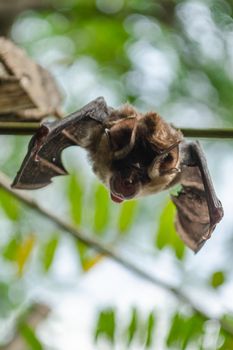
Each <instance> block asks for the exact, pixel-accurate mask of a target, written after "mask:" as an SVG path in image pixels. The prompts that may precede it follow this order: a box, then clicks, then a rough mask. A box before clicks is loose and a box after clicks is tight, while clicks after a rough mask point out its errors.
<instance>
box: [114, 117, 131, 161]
mask: <svg viewBox="0 0 233 350" xmlns="http://www.w3.org/2000/svg"><path fill="white" fill-rule="evenodd" d="M136 132H137V119H136V118H132V119H123V120H122V121H120V122H118V123H117V124H115V125H114V126H112V127H111V129H110V130H109V129H108V130H107V134H108V137H109V142H110V146H111V149H112V151H113V158H114V159H115V160H117V159H123V158H125V157H126V156H127V155H128V154H129V153H130V152H131V151H132V149H133V147H134V145H135V140H136Z"/></svg>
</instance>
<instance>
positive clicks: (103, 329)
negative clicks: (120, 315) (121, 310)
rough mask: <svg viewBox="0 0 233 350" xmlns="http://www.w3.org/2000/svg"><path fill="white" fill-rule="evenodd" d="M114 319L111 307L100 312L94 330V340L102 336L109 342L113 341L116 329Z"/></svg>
mask: <svg viewBox="0 0 233 350" xmlns="http://www.w3.org/2000/svg"><path fill="white" fill-rule="evenodd" d="M115 319H116V317H115V311H114V310H113V309H106V310H104V311H101V312H100V314H99V317H98V321H97V326H96V331H95V341H97V340H98V338H99V337H100V336H101V337H102V336H104V337H105V338H106V339H108V340H109V341H110V343H112V344H113V343H114V339H115V330H116V320H115Z"/></svg>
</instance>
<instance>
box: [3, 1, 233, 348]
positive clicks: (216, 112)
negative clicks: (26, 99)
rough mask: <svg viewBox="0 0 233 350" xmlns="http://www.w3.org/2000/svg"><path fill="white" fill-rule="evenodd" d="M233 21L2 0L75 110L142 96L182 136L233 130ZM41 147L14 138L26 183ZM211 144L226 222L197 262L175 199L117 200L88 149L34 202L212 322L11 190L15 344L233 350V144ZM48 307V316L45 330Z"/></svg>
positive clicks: (7, 216)
mask: <svg viewBox="0 0 233 350" xmlns="http://www.w3.org/2000/svg"><path fill="white" fill-rule="evenodd" d="M232 15H233V3H232V1H231V0H228V1H227V0H218V1H216V0H208V1H205V0H199V1H195V0H180V1H179V0H176V1H175V0H163V1H162V0H160V1H159V0H158V1H155V0H147V1H140V0H96V1H94V0H54V1H49V0H48V1H39V0H24V1H23V0H21V1H20V0H18V1H17V0H8V1H5V0H0V34H1V35H5V36H8V37H9V38H11V39H12V40H13V41H14V42H15V43H16V44H17V45H19V46H20V47H23V48H24V49H25V50H26V51H27V53H28V54H29V55H30V56H31V57H32V58H33V59H34V60H35V61H37V62H38V63H40V64H41V65H42V66H44V67H45V68H47V69H48V70H49V71H50V72H52V73H53V75H54V76H55V78H56V80H57V82H58V84H59V86H60V89H61V91H62V93H63V95H64V104H63V109H64V111H65V112H66V113H67V114H68V113H70V112H72V111H74V110H77V109H79V108H81V107H82V106H83V105H85V104H86V103H87V102H89V101H90V100H92V99H94V98H96V97H98V96H101V95H102V96H104V97H105V99H106V101H107V103H108V104H109V105H110V106H113V107H117V106H119V105H121V104H123V103H125V102H127V101H128V102H130V103H132V104H133V105H134V106H135V107H137V108H138V109H139V110H141V111H149V110H155V111H157V112H158V113H159V114H161V115H162V116H163V117H164V118H165V119H166V120H167V121H169V122H172V123H173V124H174V125H176V126H178V127H195V128H198V127H200V128H204V127H206V128H208V127H215V128H218V127H219V128H220V127H221V128H222V127H226V128H227V127H232V126H233V17H232ZM28 141H29V137H22V136H17V137H16V136H1V137H0V164H1V171H2V172H4V173H6V174H7V175H8V176H10V177H11V178H12V179H13V178H14V176H15V174H16V171H17V170H18V168H19V166H20V164H21V161H22V159H23V157H24V154H25V152H26V150H27V143H28ZM202 145H203V147H204V150H205V152H206V155H207V159H208V163H209V168H210V172H211V174H212V176H213V181H214V184H215V187H216V191H217V193H218V196H219V198H220V199H221V201H222V203H223V206H224V211H225V216H224V220H223V221H222V222H221V223H220V224H219V225H218V227H217V229H216V231H215V232H214V234H213V237H212V238H211V240H210V241H209V242H207V243H206V245H205V246H204V247H203V249H202V250H201V251H200V252H199V253H198V254H197V255H194V254H193V253H192V252H191V251H190V250H188V249H187V248H185V247H184V245H183V243H182V242H181V241H180V239H179V238H178V236H177V235H176V232H175V229H174V227H173V219H174V215H175V212H174V208H173V206H172V205H171V203H170V202H169V194H168V193H161V194H159V195H156V196H151V197H147V198H144V199H141V200H139V201H129V202H126V203H124V204H122V205H117V204H113V203H112V202H111V200H110V198H109V194H108V192H107V191H106V190H105V189H104V187H103V186H102V185H101V184H100V183H99V182H98V181H97V180H96V179H95V177H94V176H93V175H92V172H91V167H90V164H89V162H88V160H87V158H86V155H85V152H83V151H82V150H80V149H78V148H77V147H72V148H69V149H67V150H65V151H64V152H63V155H62V158H63V162H64V164H65V166H66V168H67V169H68V170H69V172H70V174H71V175H70V176H67V177H59V178H56V179H54V181H53V184H52V185H50V186H49V187H48V188H45V189H42V190H38V191H35V192H33V193H31V195H33V197H34V198H36V199H37V200H38V201H39V202H40V203H41V205H43V206H44V207H45V208H48V209H49V210H51V211H53V212H54V213H56V214H57V215H58V216H60V217H62V218H64V219H66V220H67V221H70V222H72V223H73V225H75V226H76V227H81V228H82V229H84V230H85V232H87V233H88V234H90V235H93V236H96V237H98V238H99V239H100V240H101V241H102V242H105V243H107V244H109V245H110V246H112V247H114V249H116V250H117V251H118V252H119V253H121V254H122V255H124V256H125V257H126V258H127V259H129V260H130V261H132V262H134V263H135V264H136V265H137V266H140V268H142V269H144V270H145V271H147V272H148V273H150V274H151V275H152V276H155V277H157V278H160V279H161V280H162V281H165V282H167V283H168V284H169V285H171V286H175V287H177V288H178V289H180V290H181V291H182V292H183V293H186V295H188V296H189V298H190V299H191V300H192V301H193V303H194V304H195V305H197V306H198V307H199V308H201V309H202V310H203V311H204V312H205V313H207V314H208V315H210V319H209V320H206V319H205V318H204V317H203V316H202V315H200V314H198V313H196V312H194V311H193V310H192V308H191V307H190V305H188V304H187V303H185V302H182V301H179V300H178V299H177V298H176V297H175V296H174V295H173V294H172V293H170V292H168V291H166V290H164V289H161V288H159V287H158V286H155V285H152V284H150V283H148V282H146V281H144V280H142V279H140V278H139V277H137V276H135V275H133V274H132V273H130V272H128V271H127V270H126V269H124V268H123V267H121V266H119V265H117V264H116V263H114V262H113V261H111V260H110V259H107V258H105V257H103V256H101V255H99V254H98V253H96V252H95V251H94V250H93V249H90V248H88V247H85V246H84V245H82V244H78V243H77V242H76V241H75V240H74V239H72V238H71V237H69V236H68V235H67V234H66V233H65V232H62V231H60V230H58V229H57V227H56V226H55V225H54V224H53V223H51V222H49V221H48V220H46V219H44V218H43V217H41V216H40V215H39V214H37V213H35V212H33V211H32V210H30V209H29V208H27V207H25V206H24V205H23V204H21V203H19V202H18V201H16V200H15V199H13V198H12V197H11V196H10V195H9V194H6V193H5V192H4V190H3V189H1V190H0V223H1V224H0V343H1V344H2V349H5V350H20V349H23V350H25V349H33V350H37V349H38V350H42V349H54V350H66V349H69V350H73V349H74V350H75V349H85V350H93V349H101V350H103V349H126V348H131V349H134V350H137V349H146V348H148V349H159V350H166V349H179V350H180V349H188V350H189V349H195V350H196V349H205V350H214V349H225V350H231V349H233V336H230V335H229V333H228V334H227V333H226V332H224V331H223V330H222V329H221V327H220V324H219V322H218V321H217V320H216V318H218V319H223V318H224V319H227V320H228V322H229V324H230V325H233V321H232V320H233V318H232V313H233V301H232V300H233V273H232V265H233V255H232V250H233V215H232V207H233V199H232V197H233V193H232V192H233V185H232V174H233V162H232V150H233V142H232V141H230V140H225V141H221V140H218V139H215V140H212V141H207V140H202ZM38 304H39V309H40V310H39V311H40V312H41V309H42V311H44V315H46V317H44V316H42V317H41V319H40V317H39V321H38V322H36V326H35V327H34V326H33V322H32V319H31V318H30V315H32V314H33V315H34V316H35V315H36V317H37V316H38ZM48 308H49V309H48ZM48 310H50V311H48ZM40 314H41V313H40ZM42 314H43V312H42ZM21 341H23V343H22V342H21Z"/></svg>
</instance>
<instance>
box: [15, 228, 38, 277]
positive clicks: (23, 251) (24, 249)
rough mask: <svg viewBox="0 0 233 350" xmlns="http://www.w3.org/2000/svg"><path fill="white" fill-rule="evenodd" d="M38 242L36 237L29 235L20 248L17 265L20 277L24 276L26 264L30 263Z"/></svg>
mask: <svg viewBox="0 0 233 350" xmlns="http://www.w3.org/2000/svg"><path fill="white" fill-rule="evenodd" d="M35 242H36V237H35V235H33V234H31V235H29V236H28V237H27V238H26V239H25V240H24V241H23V242H22V243H21V244H20V245H19V247H18V250H17V254H16V263H17V266H18V275H19V276H22V274H23V271H24V267H25V264H26V262H27V261H28V259H29V257H30V255H31V253H32V250H33V248H34V245H35Z"/></svg>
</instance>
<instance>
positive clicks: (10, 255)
mask: <svg viewBox="0 0 233 350" xmlns="http://www.w3.org/2000/svg"><path fill="white" fill-rule="evenodd" d="M19 245H20V241H19V239H17V238H13V239H12V240H10V242H9V243H8V244H7V245H6V246H5V247H4V250H3V252H2V255H3V257H4V258H5V259H6V260H9V261H15V260H16V256H17V251H18V249H19Z"/></svg>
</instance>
